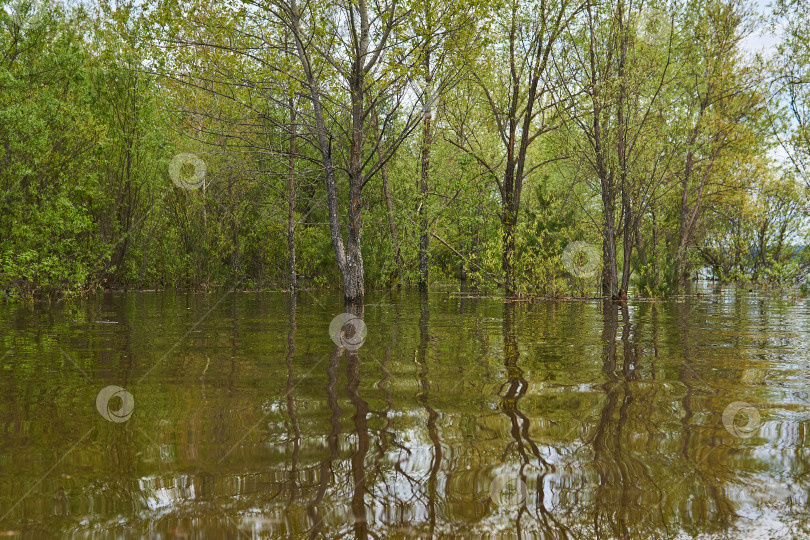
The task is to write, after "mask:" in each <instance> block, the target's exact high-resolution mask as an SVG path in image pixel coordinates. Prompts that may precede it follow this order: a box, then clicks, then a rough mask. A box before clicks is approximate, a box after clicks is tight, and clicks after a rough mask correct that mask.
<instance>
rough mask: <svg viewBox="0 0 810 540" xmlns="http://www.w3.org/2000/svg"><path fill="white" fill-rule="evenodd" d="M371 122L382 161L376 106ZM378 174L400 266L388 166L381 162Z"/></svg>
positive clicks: (400, 252) (400, 253) (395, 256)
mask: <svg viewBox="0 0 810 540" xmlns="http://www.w3.org/2000/svg"><path fill="white" fill-rule="evenodd" d="M371 123H372V127H373V128H374V138H375V139H376V140H377V141H378V143H377V158H378V159H379V160H380V161H383V155H382V148H380V144H379V140H380V124H379V119H378V118H377V108H376V107H374V108H373V109H371ZM380 174H381V175H382V191H383V199H385V208H386V211H387V213H388V227H389V228H390V229H391V240H392V241H393V243H394V259H395V260H396V263H397V267H398V268H401V267H402V251H401V250H400V248H399V234H398V232H397V224H396V222H395V221H394V205H393V203H392V201H391V191H390V189H389V188H388V167H387V166H386V165H385V164H383V166H382V168H381V169H380Z"/></svg>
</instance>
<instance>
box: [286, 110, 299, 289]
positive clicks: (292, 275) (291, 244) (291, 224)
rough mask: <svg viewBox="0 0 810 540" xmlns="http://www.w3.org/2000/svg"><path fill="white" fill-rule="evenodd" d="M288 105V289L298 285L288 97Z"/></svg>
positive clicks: (292, 137)
mask: <svg viewBox="0 0 810 540" xmlns="http://www.w3.org/2000/svg"><path fill="white" fill-rule="evenodd" d="M289 107H290V156H289V161H288V162H287V252H288V254H289V279H290V289H295V288H297V287H298V276H297V275H296V274H297V273H296V270H295V199H296V197H295V137H296V129H295V103H294V102H293V98H290V99H289Z"/></svg>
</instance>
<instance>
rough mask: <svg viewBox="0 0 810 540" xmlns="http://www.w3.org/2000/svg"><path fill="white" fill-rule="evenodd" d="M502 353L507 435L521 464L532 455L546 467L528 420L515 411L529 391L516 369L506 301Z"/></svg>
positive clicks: (512, 321)
mask: <svg viewBox="0 0 810 540" xmlns="http://www.w3.org/2000/svg"><path fill="white" fill-rule="evenodd" d="M503 351H504V367H505V368H506V377H507V380H506V383H504V384H503V385H502V386H501V391H500V392H499V394H500V395H501V398H502V399H501V403H500V408H501V411H502V412H503V413H504V414H505V415H506V416H507V417H508V418H509V420H510V423H511V424H512V427H511V431H510V434H511V435H512V438H513V439H515V443H517V450H518V453H519V454H520V456H521V459H522V460H523V463H524V464H528V463H530V462H531V456H529V454H528V453H527V451H526V449H527V447H528V450H529V451H530V452H531V454H532V456H534V457H535V458H536V459H537V462H538V465H540V464H542V465H543V466H546V465H548V464H547V463H546V461H545V460H544V459H543V457H542V455H541V454H540V450H539V448H538V447H537V444H535V442H534V441H533V440H532V439H531V436H530V433H529V432H530V429H529V428H530V427H531V422H530V421H529V418H528V417H527V416H526V415H525V414H523V413H522V412H521V411H520V409H519V408H518V402H519V401H520V399H521V398H522V397H523V396H525V395H526V392H528V390H529V383H528V381H526V379H525V378H524V377H523V370H522V369H520V366H518V361H519V360H520V351H519V350H518V343H517V334H516V329H515V304H514V302H507V303H506V304H504V306H503Z"/></svg>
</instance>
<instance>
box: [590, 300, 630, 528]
mask: <svg viewBox="0 0 810 540" xmlns="http://www.w3.org/2000/svg"><path fill="white" fill-rule="evenodd" d="M618 330H619V306H618V305H615V304H612V303H611V302H609V301H605V302H604V303H603V304H602V355H603V359H602V374H603V375H604V376H605V379H606V380H605V382H604V384H602V389H603V391H604V392H605V396H606V397H607V399H606V400H605V405H604V407H603V409H602V414H601V415H600V417H599V423H598V424H597V426H596V432H595V433H594V437H593V461H594V463H595V464H597V467H596V470H597V471H598V473H599V484H598V487H597V488H596V502H595V505H596V508H597V513H596V516H595V517H594V527H595V529H596V530H595V534H596V536H597V537H601V536H602V533H601V531H600V528H601V523H600V519H599V518H600V517H603V514H602V511H605V510H604V509H609V508H613V499H612V494H611V493H609V492H607V491H608V489H609V488H610V486H611V484H612V481H611V476H612V475H611V472H612V470H611V469H610V468H609V467H608V466H607V464H608V463H609V457H608V456H607V453H608V451H609V450H610V444H611V440H612V438H611V427H610V426H611V423H612V419H613V415H614V413H615V411H616V405H617V403H618V398H619V396H618V385H617V383H618V377H616V333H617V332H618ZM600 510H601V511H600ZM605 521H608V523H609V526H610V527H611V528H613V525H614V523H615V521H614V519H613V516H612V515H610V516H609V519H608V518H607V516H605ZM613 535H615V529H614V531H613V534H611V535H608V536H613ZM619 536H620V537H622V536H621V535H619ZM625 536H626V535H625Z"/></svg>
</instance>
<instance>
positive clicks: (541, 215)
mask: <svg viewBox="0 0 810 540" xmlns="http://www.w3.org/2000/svg"><path fill="white" fill-rule="evenodd" d="M808 22H810V8H808V6H806V5H804V4H803V3H801V2H788V1H784V2H781V3H778V4H777V5H776V6H775V7H774V9H773V12H772V13H771V14H770V16H769V18H767V19H764V20H763V19H761V18H760V17H759V16H757V15H756V13H755V12H754V11H753V9H752V7H751V6H750V5H748V4H745V3H743V2H739V1H736V0H731V1H729V0H697V1H694V0H689V1H686V2H677V3H673V4H665V3H655V2H646V3H644V4H640V3H637V2H632V1H627V0H621V1H620V2H618V3H615V2H597V1H593V0H585V1H584V2H582V3H577V2H574V1H569V0H539V1H535V0H501V1H496V2H478V0H465V1H464V2H453V3H446V2H433V1H426V2H421V3H416V2H407V1H406V2H396V1H388V0H386V1H382V2H379V3H374V4H373V5H369V4H366V3H365V2H364V1H362V0H360V1H359V2H344V1H342V0H336V1H333V2H322V1H320V0H314V1H312V2H308V3H304V4H299V3H298V1H297V0H279V1H272V2H256V1H254V0H244V1H239V2H217V3H214V4H210V3H208V2H203V1H199V0H189V1H184V0H150V1H147V2H142V3H126V2H119V3H114V4H113V3H108V2H107V1H106V0H102V1H101V3H99V4H90V5H86V6H84V7H83V8H76V7H74V6H72V5H66V4H61V3H58V2H56V3H51V4H43V5H39V4H37V3H34V4H33V5H30V4H26V3H24V2H23V3H19V2H18V3H13V4H12V3H5V4H4V9H3V10H0V290H3V291H4V293H3V294H4V295H5V296H6V297H7V298H18V297H26V296H36V295H60V294H75V293H78V292H83V291H90V290H95V289H98V288H101V287H122V288H166V287H192V288H202V289H204V288H209V287H216V286H235V287H240V288H289V287H291V286H292V287H322V286H339V285H340V286H342V288H343V291H344V293H345V295H346V297H348V298H356V297H361V296H362V295H363V293H364V291H365V289H366V288H368V287H389V286H393V285H396V284H406V285H407V284H413V285H417V284H418V285H422V286H426V285H429V284H436V283H446V282H448V281H452V280H457V279H465V280H470V281H472V282H473V283H475V284H477V285H478V286H482V287H503V288H505V290H506V292H507V293H508V294H521V295H570V294H574V295H581V294H594V293H596V294H602V295H605V296H619V297H621V296H622V295H623V293H624V292H626V291H627V290H628V289H629V288H631V287H635V290H636V291H638V293H639V294H643V295H661V294H667V293H668V292H671V291H674V290H676V289H677V287H678V286H679V285H681V284H683V283H684V282H685V281H686V280H687V279H689V278H690V277H691V276H693V275H694V274H695V272H696V271H698V270H699V269H701V268H708V269H709V270H710V272H711V274H712V275H713V276H714V277H717V278H719V279H724V280H753V281H758V282H775V283H780V284H790V283H797V282H801V281H802V280H805V279H806V276H807V272H808V268H809V267H810V264H809V262H810V253H808V250H807V249H806V248H805V246H806V245H807V234H808V233H807V229H806V225H807V218H808V212H810V207H809V206H808V203H807V189H808V185H810V182H809V180H810V176H808V172H807V166H808V162H809V161H810V158H808V156H810V136H808V129H810V128H808V122H810V79H809V78H808V71H809V70H810V56H809V55H808V52H807V49H806V47H805V46H804V44H805V43H806V42H807V39H808V38H810V30H808V29H809V28H810V25H808V24H807V23H808ZM768 29H780V32H781V33H782V36H783V39H782V41H781V42H780V45H779V47H778V49H777V51H776V52H775V56H773V57H769V58H761V57H760V56H759V55H755V54H753V53H751V52H750V51H749V50H748V49H746V48H745V47H744V46H743V42H744V40H745V39H746V38H747V37H748V36H750V35H751V33H752V32H767V31H768ZM190 155H194V156H197V157H196V158H192V157H190ZM780 156H786V158H785V159H781V158H780ZM573 241H584V242H588V243H591V244H593V245H594V246H596V251H597V252H598V253H599V254H600V257H599V258H600V265H599V267H598V268H597V269H595V271H594V272H585V273H580V274H583V275H577V274H578V273H577V272H571V271H570V270H571V269H570V268H568V269H566V268H565V265H564V264H563V252H564V249H565V247H566V246H567V245H569V244H570V243H571V242H573ZM576 257H579V258H576ZM576 257H575V263H581V262H583V261H582V260H581V258H582V257H583V255H582V254H579V255H577V256H576ZM569 266H570V265H569Z"/></svg>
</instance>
